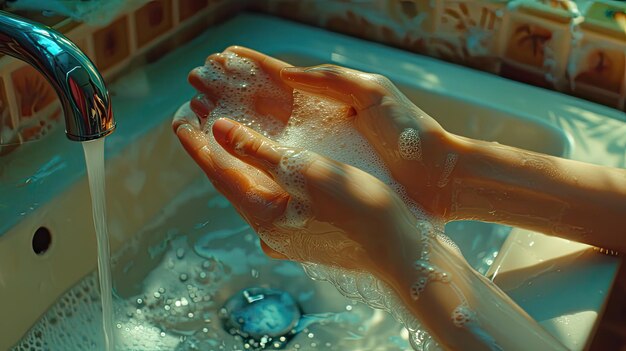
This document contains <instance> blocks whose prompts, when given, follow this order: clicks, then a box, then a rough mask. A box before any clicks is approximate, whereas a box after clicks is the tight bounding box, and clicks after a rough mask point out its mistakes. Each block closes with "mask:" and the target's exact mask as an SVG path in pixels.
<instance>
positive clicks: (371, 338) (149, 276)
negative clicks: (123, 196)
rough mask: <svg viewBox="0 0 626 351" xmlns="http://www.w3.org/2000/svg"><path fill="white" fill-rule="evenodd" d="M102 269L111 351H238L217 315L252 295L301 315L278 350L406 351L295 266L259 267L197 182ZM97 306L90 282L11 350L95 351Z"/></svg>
mask: <svg viewBox="0 0 626 351" xmlns="http://www.w3.org/2000/svg"><path fill="white" fill-rule="evenodd" d="M207 214H208V215H207ZM112 263H113V278H114V292H115V296H114V303H115V315H114V333H115V340H116V346H117V347H116V348H117V349H118V350H151V351H153V350H233V349H239V350H241V349H244V348H245V347H246V346H245V344H246V343H247V340H244V338H242V337H241V336H240V335H231V333H229V332H228V331H226V330H225V329H224V322H223V321H222V320H223V318H221V317H220V311H221V310H222V307H223V306H224V304H225V303H226V301H227V300H228V299H229V298H231V296H233V295H235V294H237V293H238V292H240V291H241V290H242V289H246V288H249V287H253V286H255V287H263V288H271V289H278V290H281V291H284V292H286V293H288V294H289V295H290V296H292V297H293V299H294V300H295V302H296V303H297V304H298V305H299V306H300V308H301V314H302V317H301V318H300V323H299V325H298V326H296V327H295V328H294V329H295V330H296V331H297V332H296V333H295V335H292V336H290V338H289V340H288V343H287V344H286V345H283V344H280V343H278V344H276V345H277V346H278V347H285V348H286V349H303V350H308V349H314V348H319V349H323V350H354V349H368V350H374V349H381V350H382V349H384V350H410V349H411V348H410V345H409V342H408V333H407V332H406V331H405V330H404V328H403V327H402V325H401V324H400V323H398V322H396V321H395V320H394V319H393V318H392V317H391V316H390V315H388V314H386V313H384V312H382V311H380V310H373V309H371V308H369V307H368V306H366V305H364V304H361V303H358V302H356V301H351V300H349V299H347V298H345V297H343V296H342V295H341V294H340V293H339V292H337V291H336V290H335V289H334V288H333V287H332V286H330V285H329V284H328V283H327V282H320V281H313V280H311V279H310V278H309V277H308V276H307V275H306V274H305V272H304V271H303V269H302V267H301V266H300V265H299V264H297V263H293V262H289V261H279V260H274V259H270V258H268V257H267V256H266V255H265V254H264V253H263V252H262V250H261V249H260V245H259V241H258V238H257V236H256V235H255V233H254V232H253V230H252V229H251V228H250V227H249V226H248V225H247V224H246V223H245V222H244V221H243V220H242V219H241V218H240V217H239V215H238V213H237V212H236V211H235V209H234V208H233V207H232V206H231V205H230V204H229V203H228V201H227V200H226V199H225V198H223V197H222V196H221V195H218V194H216V193H215V190H213V188H211V187H210V185H208V182H207V181H206V179H204V178H203V179H198V181H197V182H195V183H194V184H192V185H191V186H190V187H189V188H188V190H187V191H186V192H184V193H182V194H180V195H179V196H178V197H177V198H176V199H175V200H174V201H172V202H171V203H170V204H169V205H168V206H167V207H165V208H164V209H163V210H162V211H161V213H160V214H159V215H158V216H157V217H156V218H154V220H153V221H152V222H151V223H150V224H148V225H146V226H145V227H144V228H143V229H142V230H141V232H140V233H137V235H135V237H134V239H133V240H132V242H129V243H127V244H126V245H125V246H124V247H123V248H122V249H121V250H120V251H119V252H117V253H116V254H115V255H114V256H113V262H112ZM99 301H100V296H99V289H98V284H97V277H96V275H95V274H91V275H89V276H87V277H86V278H85V279H83V280H82V281H80V282H79V283H78V284H77V285H75V286H74V287H73V288H72V289H70V290H69V291H68V292H67V293H66V294H65V295H64V296H62V297H61V298H60V299H59V301H58V302H57V303H56V304H55V305H54V306H53V307H52V308H51V309H50V310H49V311H48V312H47V313H46V314H45V315H44V317H43V318H42V319H41V320H40V321H39V322H38V323H37V324H36V325H35V326H34V327H33V328H32V329H31V330H30V331H29V332H28V334H27V335H26V336H25V337H24V338H23V339H22V341H21V342H20V343H19V344H18V345H17V346H16V347H15V348H14V350H57V349H63V350H87V349H91V350H94V349H97V350H100V349H103V335H102V328H101V314H102V310H101V307H100V304H99ZM277 341H280V337H278V340H277ZM266 348H269V349H272V348H274V343H273V342H272V343H268V344H267V347H266Z"/></svg>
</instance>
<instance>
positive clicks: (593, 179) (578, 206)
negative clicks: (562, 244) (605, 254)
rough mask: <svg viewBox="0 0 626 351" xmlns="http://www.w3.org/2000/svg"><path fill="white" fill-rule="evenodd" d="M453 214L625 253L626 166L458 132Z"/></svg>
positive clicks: (453, 183)
mask: <svg viewBox="0 0 626 351" xmlns="http://www.w3.org/2000/svg"><path fill="white" fill-rule="evenodd" d="M456 149H457V152H458V153H459V157H458V163H457V166H456V169H455V171H454V177H453V178H452V181H451V182H450V184H449V186H450V189H449V192H450V194H451V196H450V197H451V199H450V200H451V203H450V212H449V217H450V219H476V220H481V221H488V222H498V223H504V224H508V225H512V226H517V227H522V228H526V229H530V230H536V231H539V232H543V233H545V234H549V235H555V236H560V237H563V238H566V239H570V240H575V241H580V242H585V243H588V244H592V245H596V246H601V247H605V248H609V249H613V250H618V251H626V237H624V235H623V228H624V226H625V225H626V170H624V169H616V168H609V167H603V166H597V165H593V164H587V163H583V162H578V161H573V160H567V159H563V158H558V157H553V156H548V155H543V154H538V153H534V152H530V151H526V150H521V149H517V148H513V147H508V146H504V145H500V144H495V143H487V142H483V141H477V140H472V139H466V138H460V137H459V138H458V139H457V143H456Z"/></svg>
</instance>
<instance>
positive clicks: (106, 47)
mask: <svg viewBox="0 0 626 351" xmlns="http://www.w3.org/2000/svg"><path fill="white" fill-rule="evenodd" d="M128 37H129V31H128V18H127V17H126V16H122V17H120V18H119V19H117V20H115V21H113V23H111V24H110V25H108V26H106V27H104V28H102V29H99V30H97V31H96V32H95V33H94V34H93V41H94V55H95V58H96V65H97V66H98V69H100V70H102V71H104V70H106V69H108V68H111V67H112V66H114V65H116V64H118V63H120V62H122V61H123V60H124V59H125V58H127V57H128V56H129V55H130V44H129V42H128Z"/></svg>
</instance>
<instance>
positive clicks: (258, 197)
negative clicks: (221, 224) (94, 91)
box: [176, 119, 417, 273]
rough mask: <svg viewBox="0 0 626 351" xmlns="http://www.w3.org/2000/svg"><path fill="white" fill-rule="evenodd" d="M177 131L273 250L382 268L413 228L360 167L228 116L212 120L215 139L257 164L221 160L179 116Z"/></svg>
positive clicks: (394, 199) (396, 202) (391, 196)
mask: <svg viewBox="0 0 626 351" xmlns="http://www.w3.org/2000/svg"><path fill="white" fill-rule="evenodd" d="M176 133H177V135H178V137H179V138H180V140H181V142H182V143H183V146H184V147H185V149H186V150H187V152H189V154H190V155H191V156H192V157H193V158H194V159H195V160H196V162H198V164H199V165H200V166H201V167H202V169H203V170H204V171H205V172H206V173H207V175H208V177H209V178H210V179H211V181H212V182H213V184H215V186H216V187H217V188H218V189H219V190H220V191H221V192H222V193H223V194H224V195H225V196H226V197H227V198H228V200H229V201H230V202H231V203H233V205H234V206H235V207H236V208H237V210H238V211H239V213H240V214H241V215H242V216H243V217H244V218H245V219H246V220H247V221H248V223H249V224H250V225H251V226H252V227H253V228H254V229H255V231H257V233H259V236H260V237H261V239H262V241H263V244H262V246H263V249H264V251H265V252H266V253H268V254H269V255H270V256H272V257H276V258H288V259H292V260H298V261H307V262H315V263H321V264H325V265H332V266H338V267H342V268H347V269H356V270H363V271H368V272H371V273H376V272H382V271H383V270H385V268H384V267H385V264H386V263H388V262H391V261H390V260H389V258H390V257H393V255H394V252H395V250H396V249H395V247H394V245H395V244H396V243H398V242H400V241H401V240H400V237H401V236H403V235H410V233H411V231H414V230H415V228H416V222H417V220H416V219H415V217H414V216H413V215H412V214H411V212H410V211H409V210H408V208H407V207H406V206H405V204H404V203H403V202H402V200H401V199H400V198H399V197H398V196H397V195H396V194H395V192H394V191H393V190H391V189H390V188H389V187H388V186H386V185H385V184H384V183H382V182H381V181H379V180H378V179H377V178H375V177H373V176H371V175H370V174H368V173H366V172H364V171H361V170H360V169H358V168H355V167H352V166H349V165H346V164H343V163H339V162H336V161H334V160H331V159H328V158H326V157H323V156H321V155H318V154H315V153H312V152H308V151H306V150H301V149H297V148H291V147H285V146H281V145H279V144H277V143H275V142H274V141H272V140H270V139H268V138H265V137H263V136H262V135H260V134H258V133H257V132H255V131H253V130H252V129H250V128H247V127H245V126H242V125H240V124H238V123H237V122H234V121H231V120H227V119H220V120H218V121H216V122H215V123H214V125H213V128H212V133H213V135H214V137H215V139H216V140H217V142H218V143H219V144H220V145H221V146H222V147H223V148H224V149H225V150H226V151H228V153H230V154H231V155H233V156H235V157H237V158H238V159H240V160H242V161H244V162H245V163H247V164H249V165H251V166H252V167H254V168H255V169H258V170H260V173H252V172H249V173H245V172H241V170H237V169H229V168H225V167H223V166H222V165H220V161H219V159H216V158H215V155H212V154H211V153H210V151H209V150H208V148H206V147H204V146H205V139H204V138H203V137H202V136H201V135H198V134H203V132H202V131H200V130H199V129H197V128H196V127H194V126H193V125H191V124H189V123H185V122H184V121H179V122H178V127H177V130H176Z"/></svg>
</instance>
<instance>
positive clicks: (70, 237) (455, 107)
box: [0, 14, 626, 350]
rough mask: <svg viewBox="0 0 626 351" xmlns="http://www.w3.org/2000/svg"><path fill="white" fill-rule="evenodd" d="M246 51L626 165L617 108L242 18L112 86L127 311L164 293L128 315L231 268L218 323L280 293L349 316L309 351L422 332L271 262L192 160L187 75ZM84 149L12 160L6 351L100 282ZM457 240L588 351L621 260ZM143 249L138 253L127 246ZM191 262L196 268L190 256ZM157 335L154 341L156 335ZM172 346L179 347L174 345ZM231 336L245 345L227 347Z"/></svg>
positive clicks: (462, 236)
mask: <svg viewBox="0 0 626 351" xmlns="http://www.w3.org/2000/svg"><path fill="white" fill-rule="evenodd" d="M233 44H238V45H243V46H247V47H251V48H254V49H257V50H260V51H263V52H265V53H267V54H270V55H274V56H277V57H281V58H283V59H285V60H287V61H291V62H293V63H294V64H301V65H308V64H317V63H322V62H333V63H336V64H340V65H346V66H350V67H354V68H357V69H361V70H365V71H372V72H379V73H382V74H384V75H386V76H388V77H389V78H390V79H391V80H393V81H394V82H395V83H396V84H398V86H399V87H400V88H401V89H402V90H403V91H404V92H405V93H406V94H407V95H408V96H409V97H410V98H411V99H412V100H413V101H414V102H415V103H417V104H418V105H419V106H420V107H422V108H423V109H424V110H425V111H426V112H428V113H430V114H431V115H432V116H434V117H436V118H437V119H438V120H439V121H440V122H441V124H442V125H443V126H444V127H445V128H447V129H448V130H450V131H452V132H454V133H458V134H461V135H465V136H469V137H474V138H480V139H485V140H489V141H498V142H500V143H502V144H508V145H513V146H517V147H521V148H526V149H529V150H534V151H539V152H544V153H548V154H552V155H558V156H565V157H571V158H574V159H578V160H582V161H588V162H595V163H600V164H605V165H609V166H616V167H623V166H624V156H625V154H624V149H625V148H626V145H624V142H623V141H622V139H618V137H614V138H611V137H610V136H611V134H610V133H615V131H622V133H626V123H625V122H624V120H625V119H624V115H623V114H622V113H618V112H617V111H614V110H612V109H608V108H605V107H602V106H598V105H595V104H591V103H588V102H585V101H581V100H578V99H575V98H572V97H568V96H564V95H560V94H557V93H554V92H551V91H546V90H542V89H538V88H534V87H530V86H527V85H523V84H518V83H515V82H512V81H508V80H504V79H501V78H499V77H495V76H492V75H488V74H484V73H481V72H476V71H472V70H468V69H465V68H463V67H458V66H454V65H450V64H446V63H443V62H440V61H436V60H432V59H429V58H425V57H421V56H417V55H414V54H411V53H407V52H403V51H399V50H396V49H392V48H388V47H385V46H381V45H378V44H374V43H370V42H364V41H361V40H357V39H354V38H349V37H345V36H341V35H337V34H334V33H329V32H325V31H322V30H318V29H315V28H311V27H308V26H303V25H298V24H295V23H293V22H286V21H282V20H279V19H276V18H270V17H265V16H260V15H250V14H242V15H239V16H238V17H236V18H234V19H232V20H230V21H228V22H226V23H224V24H223V25H220V26H218V27H215V28H212V29H210V30H208V31H207V32H206V33H205V34H203V35H202V36H200V37H199V38H197V39H196V40H194V41H192V42H191V43H189V44H188V45H186V46H184V47H181V48H180V49H178V50H177V51H175V52H174V53H172V54H170V55H168V56H167V57H165V58H163V59H162V60H160V61H158V62H156V63H154V64H152V65H150V66H147V67H146V68H145V69H143V70H141V71H137V72H133V73H131V74H129V75H128V76H126V77H124V78H123V79H120V80H119V81H118V82H116V83H114V84H112V86H111V87H110V88H111V91H112V93H113V94H114V98H113V104H114V105H113V106H114V110H115V115H116V118H117V119H118V130H117V131H116V133H114V134H113V135H112V136H111V137H109V138H108V139H107V147H106V148H107V153H108V154H107V156H108V161H107V196H108V212H109V222H110V229H109V231H110V234H111V235H112V238H111V243H112V247H113V249H114V250H117V251H118V258H117V265H116V269H115V271H114V280H115V286H116V289H117V292H118V295H119V296H120V297H123V298H129V299H133V301H134V300H136V298H138V297H141V296H143V295H144V294H149V295H147V296H146V297H147V299H146V298H142V300H144V301H143V305H141V306H133V307H132V310H130V312H129V311H124V312H129V313H131V314H132V313H135V314H136V313H137V312H136V310H135V309H136V308H137V307H140V309H141V308H148V307H146V306H145V304H150V303H153V304H155V306H157V305H158V301H156V300H154V299H156V298H151V297H150V296H152V294H153V293H154V292H158V288H159V286H158V285H159V284H162V281H163V280H166V279H170V278H171V277H174V278H177V277H179V275H180V274H181V272H196V273H198V271H197V270H196V271H194V270H195V269H197V267H198V265H201V264H202V262H204V261H205V260H207V258H208V260H209V261H211V262H213V263H214V260H217V261H220V262H221V263H220V264H219V265H218V266H219V267H218V269H219V270H220V271H219V272H222V271H223V274H222V273H220V274H216V275H215V277H214V279H215V280H213V281H211V282H210V283H204V285H203V284H199V285H198V287H202V286H204V287H206V289H207V291H208V290H211V292H210V295H211V299H212V301H213V303H212V304H207V305H206V306H207V307H206V308H207V310H206V311H209V312H210V313H213V314H212V316H216V315H217V311H218V310H219V307H221V303H223V301H225V299H226V298H227V297H228V296H229V295H231V294H233V293H235V292H236V291H238V290H239V289H241V288H246V287H249V286H253V285H266V286H272V287H278V288H281V289H283V290H286V291H288V292H289V293H291V295H292V296H294V298H296V300H298V302H299V303H300V305H301V306H302V309H303V311H304V312H305V313H323V312H332V313H334V314H333V315H332V317H328V316H327V317H326V319H327V320H326V322H325V323H326V325H322V324H320V323H317V324H314V325H312V326H310V330H307V331H306V332H303V333H300V334H298V335H297V336H296V337H295V340H293V341H292V344H290V345H294V344H296V343H297V344H299V345H300V346H302V349H307V348H308V347H309V346H310V345H311V343H316V344H317V345H320V347H322V346H324V347H326V348H325V349H332V348H334V349H338V350H346V349H357V348H359V347H360V348H365V349H375V348H376V347H378V348H379V349H385V350H393V349H406V348H407V347H408V344H407V342H406V336H407V335H406V333H403V332H402V331H401V330H402V328H401V327H400V326H399V325H398V324H397V323H396V322H395V321H393V320H392V319H391V318H390V317H389V316H386V315H384V314H382V313H381V312H374V311H372V310H370V309H369V308H367V307H365V306H363V305H360V304H356V305H355V304H354V303H352V302H351V301H350V300H348V299H346V298H344V297H343V296H341V295H340V294H339V293H338V292H336V291H335V290H334V289H332V288H331V286H330V285H328V284H327V283H325V282H313V281H311V280H309V279H308V278H307V277H306V276H305V275H304V272H303V271H302V270H301V268H300V267H299V266H298V265H296V264H293V263H287V262H280V261H274V260H269V259H267V258H265V256H263V255H262V253H261V252H260V250H259V248H258V245H257V242H256V237H255V236H254V235H252V232H251V230H250V229H249V228H247V227H246V226H245V224H244V222H243V221H242V220H241V219H240V218H239V217H238V216H237V214H236V212H235V211H234V210H233V209H232V207H230V206H229V205H228V204H227V202H225V200H224V199H223V198H221V196H219V195H217V194H216V193H215V190H214V189H212V188H211V186H210V185H209V182H208V181H207V180H206V179H205V178H204V176H203V175H202V174H201V172H200V171H199V170H198V169H197V167H196V166H195V164H193V163H192V161H191V160H190V159H189V158H188V157H187V156H186V154H184V152H183V150H182V148H181V147H180V146H179V145H178V141H177V140H176V138H175V137H174V135H173V133H172V132H171V130H170V127H169V124H170V120H171V117H172V115H173V113H174V111H175V110H176V109H177V108H178V106H180V105H181V104H182V103H183V102H184V101H185V100H188V99H189V98H190V97H191V96H192V95H193V90H192V88H191V87H189V86H188V84H187V83H186V75H187V73H188V72H189V71H190V70H191V69H192V68H194V67H196V66H198V65H200V64H202V63H203V62H204V58H205V57H206V56H207V55H208V54H209V53H212V52H217V51H222V50H223V49H224V48H225V47H227V46H229V45H233ZM604 131H606V132H604ZM622 135H624V134H622ZM44 143H47V145H46V147H43V146H44V145H43V144H44ZM620 143H621V144H620ZM620 146H621V148H620ZM80 148H81V147H80V145H78V144H75V143H70V142H67V141H65V140H63V136H62V135H61V133H57V135H55V136H53V137H51V138H49V140H47V141H44V142H42V143H36V144H34V145H27V146H26V147H24V148H23V150H21V151H19V152H18V153H16V154H15V155H10V156H8V157H7V158H5V159H4V160H2V161H3V162H4V169H5V172H4V173H0V193H1V194H2V199H0V201H2V203H0V204H3V203H7V204H10V205H11V206H9V207H8V209H7V206H5V207H4V208H2V206H0V210H1V211H0V233H1V232H3V234H2V236H0V307H1V309H2V311H3V315H4V316H5V318H2V319H0V349H6V348H8V347H10V346H12V345H14V344H15V343H16V342H17V341H18V340H19V339H20V338H21V337H22V336H23V335H24V334H25V333H26V331H27V330H28V329H29V328H30V327H31V326H32V325H33V324H34V323H35V322H36V321H37V320H38V319H39V318H40V317H41V315H42V314H43V313H44V312H45V311H46V310H47V309H48V308H49V307H50V306H51V305H52V304H53V303H54V302H55V300H56V299H57V298H58V297H59V296H61V295H62V294H63V292H65V291H67V290H68V289H69V288H71V287H72V286H74V285H75V284H76V283H77V282H79V281H80V280H81V279H82V278H84V277H85V276H87V275H88V274H89V273H90V272H93V270H94V268H95V265H96V257H95V252H96V250H95V234H94V233H93V226H92V220H91V209H90V206H89V195H88V190H87V184H86V180H85V177H84V169H83V167H84V164H83V161H82V151H81V150H80ZM25 160H29V161H25ZM33 160H34V161H33ZM44 164H45V165H46V166H44V167H42V165H44ZM28 177H30V178H28ZM27 179H30V180H28V181H27ZM22 213H23V214H22ZM40 226H45V227H47V228H48V229H49V230H50V232H51V233H52V245H51V247H50V249H49V250H48V251H47V252H46V253H45V254H44V255H40V256H38V255H35V254H34V253H33V250H32V247H31V239H32V235H33V233H34V232H35V230H36V229H37V228H39V227H40ZM447 231H448V232H449V234H450V236H451V237H452V238H453V239H454V240H455V241H457V243H458V244H459V246H460V247H461V249H462V250H463V252H464V254H465V256H466V257H467V259H468V260H469V261H470V263H472V264H473V265H474V266H475V267H477V268H479V269H480V270H482V271H483V272H486V271H487V270H488V269H489V272H488V273H487V274H488V275H490V276H495V282H496V283H498V284H500V285H501V287H502V288H503V289H504V290H505V291H508V292H509V293H510V294H511V296H512V297H513V298H514V300H516V301H517V302H518V303H519V304H520V305H521V306H522V307H523V308H525V309H526V310H527V311H528V312H529V313H530V315H531V316H533V317H534V318H535V319H536V320H537V321H539V322H540V323H541V324H542V325H543V326H545V327H546V328H547V329H548V330H549V331H550V332H551V333H553V335H554V336H555V337H557V338H558V339H560V340H561V341H562V342H563V343H564V344H565V345H566V346H568V347H569V348H571V349H573V350H581V349H583V348H584V347H585V344H586V343H587V341H588V340H589V338H590V336H591V335H592V331H593V327H594V325H595V323H596V321H597V319H598V316H599V314H600V313H601V312H602V308H603V305H604V302H605V300H606V297H607V294H608V292H609V291H610V288H611V285H612V282H613V279H614V275H615V272H616V267H617V266H618V264H619V261H618V260H617V259H615V258H613V257H608V256H604V255H601V254H598V253H595V252H592V251H590V250H589V248H588V247H586V246H584V245H580V244H575V243H570V242H566V241H564V240H560V239H555V238H549V237H545V236H543V235H541V234H536V233H528V232H524V231H520V230H517V229H514V230H513V232H512V233H511V234H510V235H509V234H508V233H509V229H508V228H507V227H503V226H498V225H493V224H485V223H475V222H459V223H451V224H449V225H448V227H447ZM507 235H508V239H506V238H507ZM131 238H133V240H131ZM505 239H506V242H505ZM129 242H132V243H133V245H131V246H130V247H129V246H128V244H127V245H125V246H124V245H123V244H124V243H129ZM503 242H504V246H502V249H501V250H500V249H499V248H500V246H501V245H502V243H503ZM120 248H123V250H121V251H120ZM546 248H549V250H546ZM180 249H184V255H182V256H183V258H182V259H178V258H177V257H176V256H177V255H178V256H181V254H180V252H182V251H180ZM497 251H500V254H499V255H497V257H494V255H493V254H494V253H497ZM580 252H583V253H582V254H579V253H580ZM572 257H575V258H576V260H575V263H574V262H572V260H571V258H572ZM568 259H570V260H569V261H568ZM170 261H171V262H172V263H171V264H170V263H169V262H170ZM213 263H211V264H213ZM194 267H195V268H194ZM211 267H213V266H211ZM204 268H207V267H204ZM211 269H214V267H213V268H211ZM151 272H152V273H151ZM168 274H169V275H168ZM168 277H170V278H168ZM189 278H190V279H191V273H190V275H189ZM174 280H176V279H174ZM88 282H89V281H87V283H88ZM87 283H86V282H85V281H83V284H87ZM182 283H183V284H182V285H181V287H183V288H184V287H185V284H184V283H185V282H182ZM175 290H176V289H175V288H173V289H172V291H170V293H172V294H175ZM182 293H187V292H182ZM207 294H209V293H208V292H207ZM151 299H152V300H151ZM157 300H158V299H157ZM179 301H180V300H179ZM158 306H159V308H162V307H163V306H161V305H158ZM347 306H350V307H347ZM125 308H130V307H128V306H126V307H125ZM92 312H93V311H91V312H89V311H88V310H84V311H82V312H77V313H92ZM209 312H207V313H209ZM6 316H9V317H6ZM135 316H136V315H135ZM94 318H95V317H94ZM95 321H96V322H95V323H97V321H98V319H97V318H95ZM159 323H161V324H158V323H157V325H159V326H160V327H161V328H165V327H171V329H177V330H178V333H180V335H183V334H184V335H188V334H189V331H190V330H197V329H196V328H200V329H201V328H202V326H204V325H205V324H206V323H207V322H205V321H199V320H197V318H195V317H194V318H191V322H189V321H187V323H182V322H181V324H180V325H177V326H175V327H174V326H171V325H169V324H167V323H165V322H163V321H161V322H159ZM163 323H165V324H163ZM168 323H169V322H168ZM194 323H195V324H194ZM202 323H205V324H202ZM212 323H214V324H215V323H217V321H215V320H213V321H212ZM359 326H361V327H359ZM125 327H126V325H124V326H123V327H122V329H120V333H122V334H124V333H126V334H129V333H130V334H132V328H131V330H130V331H126V330H125ZM209 329H210V328H209ZM217 329H219V328H217ZM94 330H96V332H97V330H99V329H97V328H95V329H94ZM220 330H221V329H220ZM151 332H157V334H159V332H160V331H155V330H152V331H151ZM168 332H169V330H168ZM309 332H310V333H313V334H314V336H313V337H312V338H310V337H309ZM72 333H79V331H76V330H72ZM185 333H186V334H185ZM144 334H145V335H148V336H146V337H149V335H150V332H147V331H146V332H144ZM169 335H170V334H167V337H166V338H165V339H167V340H170V339H168V338H169ZM177 335H178V334H177ZM216 335H219V338H220V339H223V340H225V342H226V343H232V342H235V341H233V340H232V338H231V337H230V336H226V334H224V333H223V332H222V333H221V334H219V333H218V334H216ZM165 339H163V340H165ZM163 340H162V342H164V343H165V342H166V341H167V340H166V341H163ZM170 341H171V340H170ZM167 342H169V341H167ZM172 342H174V343H177V342H179V341H178V340H174V341H172ZM326 343H329V344H328V345H331V346H328V345H327V344H326Z"/></svg>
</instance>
